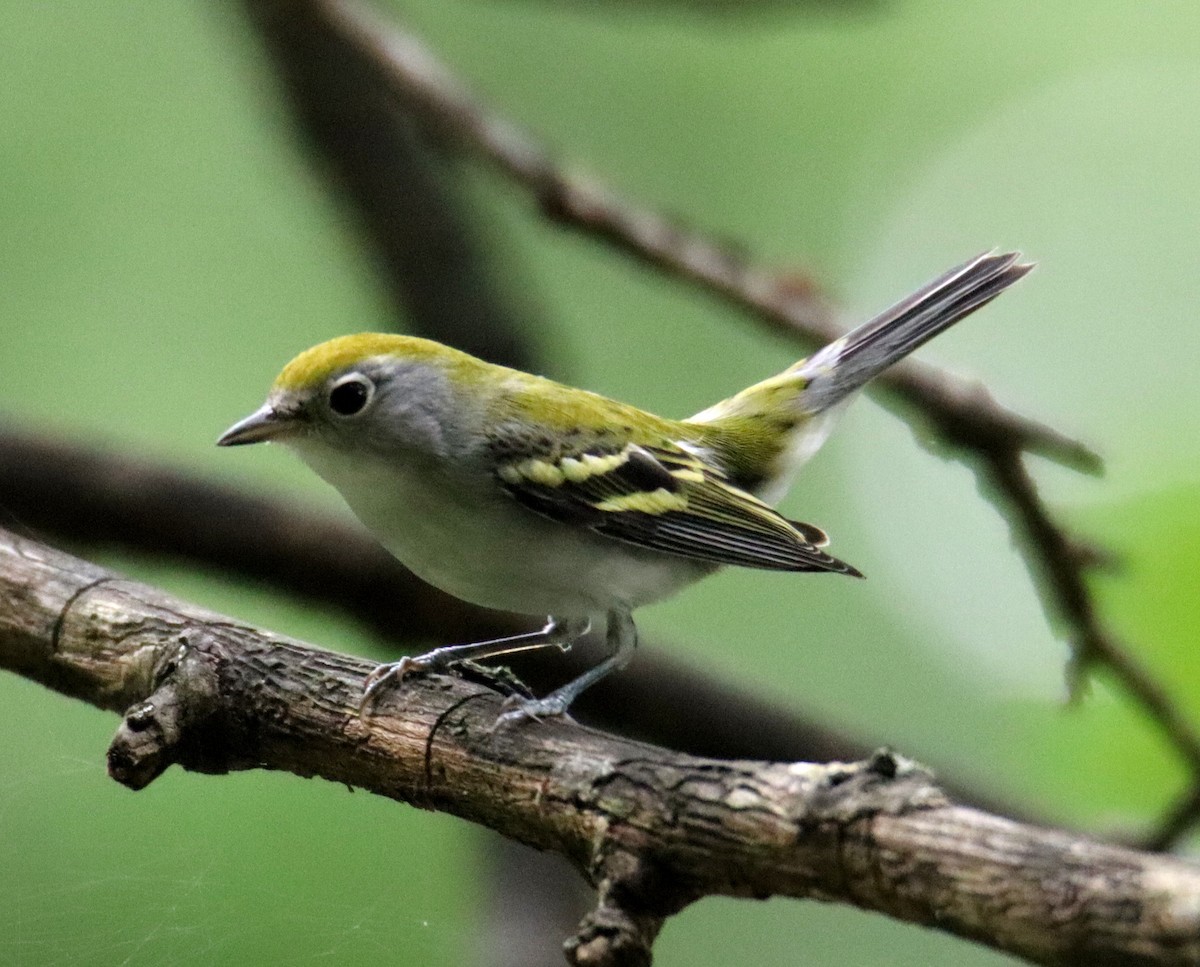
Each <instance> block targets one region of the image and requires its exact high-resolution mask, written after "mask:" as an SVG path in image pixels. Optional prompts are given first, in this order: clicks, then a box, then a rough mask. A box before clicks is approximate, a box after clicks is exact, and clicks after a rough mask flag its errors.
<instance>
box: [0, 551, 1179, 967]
mask: <svg viewBox="0 0 1200 967" xmlns="http://www.w3.org/2000/svg"><path fill="white" fill-rule="evenodd" d="M0 596H2V597H3V599H4V601H5V603H6V605H7V606H6V607H5V608H4V609H3V612H2V613H0V665H3V666H4V667H7V668H9V669H11V670H14V671H16V672H18V673H19V674H22V675H25V676H26V677H29V678H33V679H35V680H37V681H41V682H43V683H45V684H47V685H50V686H51V687H53V688H56V689H58V690H59V691H62V692H64V693H66V694H69V695H73V696H75V697H77V698H81V699H83V700H85V701H89V702H91V703H93V704H95V705H98V706H100V707H102V708H107V709H114V710H118V709H122V708H125V709H127V710H126V711H125V716H124V720H123V722H122V724H121V726H120V728H119V729H118V731H117V735H116V737H115V739H114V740H113V744H112V746H111V747H110V750H109V769H110V772H111V774H112V775H113V777H114V778H116V779H118V781H121V782H123V783H125V784H127V785H129V786H131V787H132V788H142V787H144V786H145V785H147V784H148V783H149V782H151V781H153V780H154V779H155V778H156V777H157V776H159V775H161V774H162V772H163V771H164V770H165V769H167V768H168V767H169V766H170V765H172V764H176V763H177V764H180V765H182V766H184V767H185V768H188V769H192V770H196V771H201V772H225V771H228V770H231V769H246V768H260V767H265V768H270V769H282V770H286V771H291V772H295V773H297V774H299V775H303V776H313V775H319V776H322V777H324V778H327V779H330V780H332V781H336V782H339V783H346V784H348V785H352V786H358V787H361V788H365V789H368V790H371V791H373V792H377V793H380V794H382V795H385V796H389V797H390V798H393V799H397V800H400V801H402V802H408V803H412V804H414V805H419V806H422V807H424V808H431V809H438V810H441V811H445V812H450V813H453V814H454V815H457V816H460V817H462V818H465V819H469V820H471V821H473V822H478V823H481V824H483V825H486V826H489V827H491V828H493V829H496V830H497V831H499V832H502V833H504V834H505V835H508V836H511V837H514V838H516V839H518V840H521V841H522V842H525V843H527V844H529V845H532V846H536V847H538V848H540V849H547V850H553V851H555V852H558V853H561V854H562V855H564V856H566V857H568V858H569V859H570V860H571V861H572V863H573V864H575V865H576V867H577V868H578V869H579V870H580V872H581V873H582V874H583V875H584V876H585V877H586V878H587V879H588V880H589V881H590V882H591V883H592V884H593V885H595V886H596V887H597V889H598V897H599V900H598V905H597V907H596V909H595V910H594V911H593V912H592V913H591V914H589V916H588V917H587V918H585V920H584V922H583V923H582V924H581V926H580V928H579V931H578V933H577V934H576V936H575V937H573V938H572V939H571V940H570V941H569V942H568V944H567V950H568V955H569V958H570V959H572V961H573V962H574V963H577V964H584V963H586V964H601V965H614V967H615V965H632V964H647V963H649V957H650V949H651V945H652V943H653V941H654V938H655V937H656V936H657V933H658V931H659V929H660V928H661V925H662V922H663V920H664V919H665V918H666V917H668V916H670V915H671V914H673V913H675V912H677V911H678V910H679V909H681V908H682V907H684V906H686V905H687V904H689V903H691V902H694V901H695V900H697V899H699V898H701V897H704V896H707V895H712V894H724V895H729V896H747V897H751V896H752V897H765V896H771V895H785V896H793V897H808V898H816V899H822V900H830V901H839V902H848V903H854V904H856V905H859V906H863V907H865V908H868V909H873V910H877V911H879V912H882V913H886V914H888V915H890V916H893V917H897V918H900V919H904V920H908V921H911V922H915V923H920V924H924V925H927V926H933V927H936V928H937V929H940V930H943V931H946V932H949V933H952V934H956V935H958V936H961V937H965V938H969V939H973V940H976V941H979V942H983V943H987V944H989V945H991V946H993V947H995V948H996V949H999V950H1004V951H1007V952H1010V953H1013V954H1016V955H1018V956H1021V957H1024V958H1026V959H1027V960H1029V961H1030V962H1032V963H1039V964H1053V965H1068V964H1071V965H1074V964H1089V965H1094V964H1098V963H1123V964H1131V965H1150V964H1180V965H1182V964H1192V963H1195V962H1196V960H1197V958H1198V957H1200V870H1198V869H1197V868H1195V867H1193V866H1192V865H1190V864H1186V863H1183V862H1181V861H1178V860H1174V859H1170V858H1165V857H1157V856H1152V855H1144V854H1139V853H1136V852H1133V851H1130V850H1125V849H1121V848H1118V847H1112V846H1105V845H1102V844H1098V843H1094V842H1091V841H1089V840H1087V839H1086V838H1083V837H1076V836H1070V835H1067V834H1064V833H1056V832H1052V831H1047V830H1042V829H1038V828H1035V827H1030V826H1023V825H1020V824H1017V823H1013V822H1011V821H1008V820H1003V819H999V818H997V817H993V816H990V815H988V814H986V813H981V812H979V811H976V810H972V809H967V808H964V807H959V806H954V805H952V804H950V803H949V802H948V801H947V799H946V797H945V796H944V795H943V794H942V793H941V791H940V790H939V789H938V788H937V787H936V786H934V785H933V784H932V783H931V781H930V778H929V776H928V775H927V774H926V773H925V772H924V771H923V770H921V769H920V768H919V767H917V766H915V765H913V764H912V763H909V762H907V761H905V760H902V759H899V758H897V757H895V756H893V755H891V754H889V753H883V754H877V755H875V756H873V757H872V758H871V759H869V760H867V761H865V762H862V763H857V764H851V765H843V764H839V763H832V764H830V765H827V766H819V765H809V764H804V763H791V764H788V763H769V762H754V761H718V760H707V759H701V758H696V757H692V756H687V755H683V754H679V753H672V752H668V751H666V750H662V749H658V748H655V747H653V746H648V745H643V744H640V743H635V742H632V741H630V740H626V739H621V738H616V737H613V736H609V735H605V734H601V733H596V732H592V731H590V730H588V729H586V728H583V727H580V726H577V725H575V724H573V723H572V722H570V721H555V722H551V723H540V724H536V725H534V726H531V727H528V728H517V729H506V730H501V731H498V732H493V731H489V729H490V726H491V724H492V723H493V722H494V720H495V716H496V713H497V711H498V709H499V701H498V696H497V695H496V694H495V693H494V692H491V691H490V690H488V689H487V688H485V687H483V686H481V685H479V684H475V683H471V682H467V681H464V680H462V679H457V678H448V677H443V676H430V677H428V678H422V679H414V680H410V681H408V682H406V683H405V684H404V686H403V688H402V689H399V690H398V691H397V692H396V693H394V694H393V695H392V696H391V697H390V699H389V700H388V701H386V702H384V703H381V704H382V705H383V706H384V707H382V708H380V709H379V711H378V714H376V715H374V716H372V717H371V718H369V719H363V718H362V717H360V716H359V715H358V714H357V711H356V710H357V705H358V699H359V695H360V683H361V679H362V676H363V674H364V673H365V672H366V671H367V670H368V667H369V665H368V663H366V662H364V661H362V660H360V659H354V658H349V657H346V656H342V655H336V654H331V653H327V652H321V651H317V650H314V649H311V648H308V647H305V646H303V645H301V644H299V643H297V642H294V641H291V640H288V639H286V638H282V637H279V636H275V635H270V634H267V633H263V632H256V631H254V630H253V629H249V628H246V627H244V626H241V625H239V624H238V623H236V622H233V621H230V620H229V619H227V618H223V617H221V616H219V615H215V614H212V613H209V612H205V611H202V610H200V609H196V608H194V607H192V606H190V605H187V604H186V603H184V602H181V601H178V600H176V599H172V598H170V597H169V596H167V595H164V594H162V593H161V592H158V591H156V590H154V589H152V588H149V587H146V586H144V585H140V584H137V583H135V582H130V581H125V580H122V579H120V578H119V577H117V576H116V575H113V574H111V573H109V572H106V571H104V570H102V569H100V568H96V567H94V566H92V565H89V564H86V563H84V562H81V561H78V560H76V559H73V558H70V557H69V556H67V555H64V554H61V553H59V552H56V551H52V550H50V549H49V548H47V547H45V546H43V545H39V544H36V543H34V542H31V541H27V540H23V539H20V538H15V537H12V536H11V535H7V534H0Z"/></svg>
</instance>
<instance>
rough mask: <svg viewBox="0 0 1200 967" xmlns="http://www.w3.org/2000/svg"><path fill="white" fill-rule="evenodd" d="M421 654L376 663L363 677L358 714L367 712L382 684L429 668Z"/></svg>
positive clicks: (402, 678) (398, 680) (400, 679)
mask: <svg viewBox="0 0 1200 967" xmlns="http://www.w3.org/2000/svg"><path fill="white" fill-rule="evenodd" d="M421 658H422V656H420V655H417V656H415V657H414V656H412V655H405V656H404V657H403V658H401V659H400V660H399V661H390V662H386V663H384V664H382V665H376V666H375V667H374V668H373V669H372V670H371V673H370V674H369V675H368V676H367V677H366V678H364V679H363V694H362V699H361V700H360V701H359V703H358V714H359V715H365V714H367V713H368V712H369V711H370V709H371V706H372V705H373V704H374V702H375V699H376V698H377V697H378V695H379V693H380V691H381V690H382V688H383V686H384V685H385V684H387V683H388V682H390V681H393V680H394V681H397V682H401V681H403V680H404V676H405V675H407V674H409V673H410V672H421V671H427V670H428V669H429V662H425V661H422V660H421Z"/></svg>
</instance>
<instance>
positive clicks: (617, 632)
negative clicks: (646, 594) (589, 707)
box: [493, 611, 637, 729]
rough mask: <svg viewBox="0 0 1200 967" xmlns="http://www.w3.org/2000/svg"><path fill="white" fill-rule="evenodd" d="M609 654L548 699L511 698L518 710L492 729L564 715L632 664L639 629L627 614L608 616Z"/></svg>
mask: <svg viewBox="0 0 1200 967" xmlns="http://www.w3.org/2000/svg"><path fill="white" fill-rule="evenodd" d="M606 638H607V642H608V649H609V654H608V657H607V658H605V659H604V661H602V662H600V664H598V665H595V666H593V667H592V668H589V669H588V670H587V671H585V672H584V673H583V674H582V675H580V676H579V677H578V678H576V679H573V680H572V681H569V682H567V684H566V685H563V686H562V687H561V688H558V689H555V690H554V691H553V692H551V693H550V694H549V695H547V696H546V697H545V698H524V699H517V698H515V697H514V698H512V699H509V700H508V702H506V704H510V705H514V706H515V708H512V709H510V710H509V711H507V712H502V713H501V714H500V716H499V718H497V719H496V724H495V725H494V726H493V729H497V728H501V727H503V726H505V725H511V724H514V723H517V722H520V721H522V720H524V719H537V718H541V717H542V716H544V715H562V714H563V713H565V712H566V710H567V709H568V708H570V707H571V703H572V702H574V701H575V699H576V698H578V697H579V695H580V693H581V692H583V691H585V690H586V689H589V688H591V687H592V686H593V685H595V684H596V682H598V681H600V679H602V678H603V677H604V676H605V675H608V674H609V673H611V672H615V671H618V670H619V669H622V668H624V667H625V666H626V665H628V664H629V660H630V659H631V658H633V652H634V649H636V648H637V627H636V626H635V625H634V623H633V617H632V616H631V615H630V614H629V612H628V611H610V612H609V613H608V632H607V635H606Z"/></svg>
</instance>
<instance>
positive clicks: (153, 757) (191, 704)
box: [108, 634, 228, 789]
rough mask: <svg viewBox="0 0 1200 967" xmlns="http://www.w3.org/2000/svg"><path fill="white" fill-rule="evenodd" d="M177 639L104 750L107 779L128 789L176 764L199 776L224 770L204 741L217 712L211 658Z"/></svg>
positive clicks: (143, 784) (186, 639) (185, 637)
mask: <svg viewBox="0 0 1200 967" xmlns="http://www.w3.org/2000/svg"><path fill="white" fill-rule="evenodd" d="M179 640H180V643H179V647H178V648H177V649H176V650H175V651H174V652H173V653H172V654H170V655H168V656H167V657H166V658H165V659H164V660H163V661H162V662H161V664H160V666H159V667H158V668H157V669H156V671H155V676H154V684H155V688H154V691H153V692H152V693H151V694H150V696H149V697H148V698H146V699H143V700H142V701H140V702H137V703H136V704H134V705H133V706H131V707H130V708H129V709H128V710H127V711H126V712H125V715H124V717H123V719H122V721H121V724H120V726H118V728H117V734H116V735H115V736H114V737H113V740H112V743H111V744H110V745H109V747H108V774H109V775H110V776H112V778H113V779H115V780H116V781H117V782H119V783H121V784H122V785H125V786H128V787H129V788H130V789H144V788H145V787H146V786H148V785H149V784H150V783H151V782H153V781H154V780H155V779H157V778H158V777H159V776H160V775H162V774H163V772H165V771H166V769H167V767H168V766H170V765H171V764H172V763H175V762H179V763H183V764H185V765H187V767H188V768H190V769H194V770H196V771H200V772H225V771H227V769H228V766H227V765H226V764H225V763H224V762H223V761H222V760H223V757H218V756H214V755H213V754H211V752H207V751H206V750H208V749H211V748H213V747H214V744H213V743H208V742H206V741H204V739H203V735H204V734H205V732H206V731H207V730H208V726H209V725H210V724H211V723H212V721H213V720H214V717H215V713H216V711H217V709H218V680H217V672H216V668H215V658H214V657H213V655H212V654H210V653H207V652H205V651H203V650H201V649H198V648H196V647H195V646H193V645H192V644H191V642H190V640H189V636H188V635H186V634H181V635H180V636H179ZM222 744H223V743H222Z"/></svg>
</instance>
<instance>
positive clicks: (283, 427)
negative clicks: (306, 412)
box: [217, 403, 295, 447]
mask: <svg viewBox="0 0 1200 967" xmlns="http://www.w3.org/2000/svg"><path fill="white" fill-rule="evenodd" d="M294 426H295V419H294V418H293V417H292V416H290V415H289V414H287V413H280V412H278V411H277V410H275V409H274V407H272V406H271V404H270V403H264V404H263V405H262V406H260V407H259V408H258V409H257V410H255V411H254V412H253V413H251V414H250V415H249V416H248V417H246V418H245V419H244V420H238V421H237V422H236V423H235V424H233V426H231V427H230V428H229V429H228V430H226V431H225V432H224V433H222V434H221V438H220V439H219V440H217V446H219V447H237V446H241V445H242V444H244V443H262V442H263V441H264V440H274V439H275V438H276V437H280V436H283V435H284V434H286V433H287V432H288V431H290V430H291V429H292V428H293V427H294Z"/></svg>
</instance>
